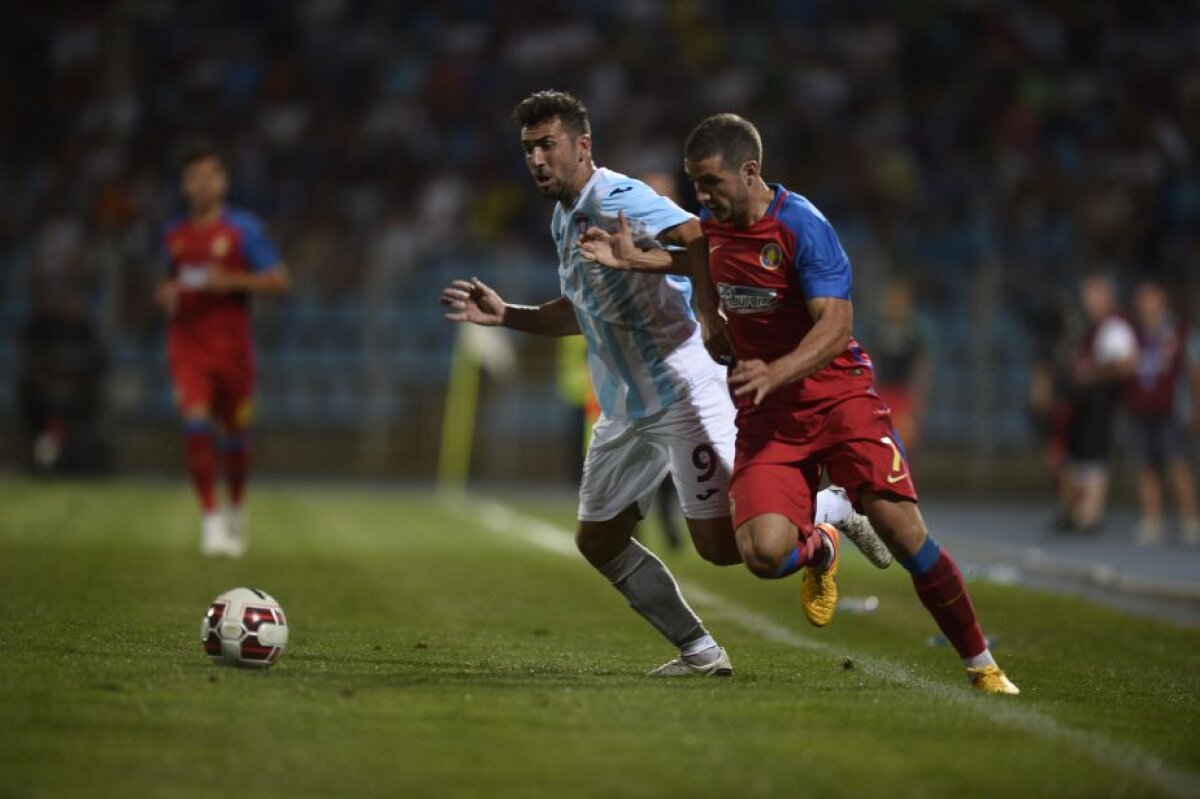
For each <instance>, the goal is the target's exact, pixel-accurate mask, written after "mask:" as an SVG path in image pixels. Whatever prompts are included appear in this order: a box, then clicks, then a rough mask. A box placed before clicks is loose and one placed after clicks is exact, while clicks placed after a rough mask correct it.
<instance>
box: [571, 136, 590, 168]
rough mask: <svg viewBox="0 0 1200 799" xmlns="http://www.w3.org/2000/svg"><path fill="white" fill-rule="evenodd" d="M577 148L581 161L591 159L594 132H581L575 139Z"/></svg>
mask: <svg viewBox="0 0 1200 799" xmlns="http://www.w3.org/2000/svg"><path fill="white" fill-rule="evenodd" d="M575 149H576V150H577V151H578V153H579V161H580V162H583V161H590V160H591V158H592V134H590V133H581V134H579V138H578V139H576V141H575Z"/></svg>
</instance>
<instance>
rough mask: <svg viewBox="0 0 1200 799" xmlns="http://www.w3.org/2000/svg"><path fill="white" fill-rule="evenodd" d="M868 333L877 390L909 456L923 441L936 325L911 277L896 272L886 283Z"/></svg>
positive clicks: (931, 375) (931, 376)
mask: <svg viewBox="0 0 1200 799" xmlns="http://www.w3.org/2000/svg"><path fill="white" fill-rule="evenodd" d="M869 336H870V342H871V361H872V363H874V364H875V391H876V393H878V394H879V397H880V399H882V400H883V401H884V403H886V404H887V406H888V408H890V409H891V411H892V424H894V425H895V427H896V432H897V433H899V434H900V440H901V441H903V442H904V446H905V448H906V449H907V452H908V455H909V457H911V456H912V454H913V451H914V450H915V449H916V448H917V447H918V446H919V445H920V442H921V422H922V420H923V419H924V416H925V407H926V403H927V401H928V397H929V386H930V384H931V381H932V378H933V328H932V326H931V325H930V323H929V320H928V319H927V318H926V317H925V316H924V314H922V313H921V312H920V311H918V310H917V307H916V302H915V296H914V292H913V285H912V282H911V281H910V280H907V279H905V278H902V277H894V278H892V279H890V280H888V282H887V283H886V284H885V285H884V287H883V302H882V304H881V306H880V311H879V316H878V319H877V321H876V322H875V324H874V325H872V326H871V327H870V329H869Z"/></svg>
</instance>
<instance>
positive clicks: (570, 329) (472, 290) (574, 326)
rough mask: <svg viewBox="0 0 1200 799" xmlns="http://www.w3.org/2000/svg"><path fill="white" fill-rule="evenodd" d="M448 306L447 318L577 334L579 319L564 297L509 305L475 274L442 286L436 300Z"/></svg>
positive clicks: (537, 332)
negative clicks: (528, 303) (541, 301)
mask: <svg viewBox="0 0 1200 799" xmlns="http://www.w3.org/2000/svg"><path fill="white" fill-rule="evenodd" d="M439 301H440V302H441V303H442V305H445V306H446V307H447V308H449V309H450V311H449V312H447V313H446V314H445V319H446V321H449V322H471V323H473V324H477V325H483V326H485V327H507V328H510V329H512V330H520V331H521V332H523V333H533V334H535V335H539V336H553V337H560V336H575V335H579V332H580V331H579V320H578V319H577V318H576V316H575V309H574V308H573V307H572V306H571V302H570V300H568V299H567V298H566V297H558V298H556V299H553V300H550V301H549V302H545V303H542V304H541V305H510V304H508V303H506V302H505V301H504V299H503V298H502V297H501V296H500V295H499V294H498V293H497V292H496V290H495V289H493V288H492V287H491V286H488V285H487V284H485V283H484V282H483V281H482V280H480V279H479V278H477V277H473V278H471V279H470V280H454V281H452V282H451V283H450V285H449V286H447V287H446V288H445V289H443V290H442V296H441V299H440V300H439Z"/></svg>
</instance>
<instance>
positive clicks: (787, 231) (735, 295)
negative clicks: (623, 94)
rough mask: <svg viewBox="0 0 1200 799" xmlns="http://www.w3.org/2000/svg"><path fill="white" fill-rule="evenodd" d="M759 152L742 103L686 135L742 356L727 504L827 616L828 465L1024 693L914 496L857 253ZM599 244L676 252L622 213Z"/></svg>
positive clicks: (975, 677) (610, 251) (748, 545)
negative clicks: (866, 338) (863, 305)
mask: <svg viewBox="0 0 1200 799" xmlns="http://www.w3.org/2000/svg"><path fill="white" fill-rule="evenodd" d="M761 164H762V144H761V140H760V138H759V135H758V131H757V130H756V129H755V128H754V126H753V125H752V124H750V123H749V122H748V121H746V120H745V119H742V118H741V117H739V116H736V115H734V114H718V115H716V116H713V117H709V118H708V119H706V120H704V121H703V122H701V123H700V124H699V125H698V126H697V127H696V128H695V130H693V131H692V133H691V135H690V136H689V137H688V140H687V143H686V145H685V147H684V166H685V169H686V171H687V173H688V176H689V178H690V179H691V180H692V183H693V185H694V186H695V189H696V196H697V199H699V201H700V203H701V205H703V206H704V209H705V210H704V213H703V214H702V215H701V224H702V226H703V228H704V232H705V236H706V237H707V239H708V249H709V268H710V271H711V273H712V280H713V283H714V284H716V287H717V293H718V294H719V295H720V304H721V309H722V311H723V312H724V314H725V315H726V317H727V321H728V330H729V333H730V336H731V337H732V340H733V347H734V351H735V353H736V354H737V357H738V360H737V362H736V364H735V365H734V366H733V368H732V369H731V370H730V372H729V385H730V386H731V389H732V390H733V393H734V398H735V404H736V405H737V408H738V411H737V431H738V432H737V449H736V453H735V457H734V471H733V477H732V482H731V484H730V504H731V505H732V507H733V523H734V526H735V528H736V535H737V543H738V548H739V550H740V551H741V554H742V559H743V561H744V562H745V563H746V565H747V566H748V567H749V568H750V570H751V571H752V572H753V573H754V574H756V575H758V576H759V577H765V578H778V577H785V576H787V575H790V574H793V573H795V572H796V571H799V570H800V569H802V568H803V569H804V577H803V585H802V597H803V601H804V606H805V613H806V615H807V616H808V618H809V621H811V622H813V623H814V624H817V625H819V626H820V625H823V624H825V623H828V622H829V620H830V619H831V618H832V616H833V611H834V609H835V607H836V603H837V586H836V582H835V577H836V574H837V566H838V540H837V537H836V536H833V537H831V536H829V535H828V534H827V533H826V531H824V530H823V529H822V528H820V527H814V525H813V523H812V506H813V497H814V495H815V494H816V491H817V488H818V486H819V481H820V478H821V472H822V470H824V471H825V472H827V474H828V476H829V478H830V480H831V481H833V482H834V483H837V484H838V485H840V486H842V487H844V488H845V489H846V491H847V493H848V494H849V496H850V498H851V501H852V502H853V503H854V505H855V507H856V508H858V509H860V510H861V511H862V512H864V513H865V514H866V515H867V518H868V519H870V522H871V524H872V526H873V527H874V528H875V531H876V533H878V535H879V536H880V537H881V538H882V539H883V540H884V541H885V542H886V543H887V545H888V547H889V548H890V549H891V551H892V552H893V553H894V554H895V555H896V558H897V559H898V560H899V561H900V562H901V564H902V565H903V566H904V568H905V569H907V570H908V571H909V572H910V574H911V575H912V580H913V584H914V587H915V588H916V592H917V596H918V597H920V599H921V602H922V604H923V605H924V606H925V607H926V609H927V610H928V611H929V613H930V615H932V616H933V618H934V620H935V621H936V622H937V624H938V626H939V627H940V628H941V630H942V632H943V633H945V635H946V637H947V638H948V639H949V640H950V642H951V643H952V644H953V645H954V647H955V649H956V650H957V651H958V654H959V655H960V656H961V657H962V659H963V661H964V664H965V665H966V667H967V676H968V679H969V680H970V682H971V685H972V686H974V687H976V688H978V689H980V690H983V691H987V692H989V693H999V694H1016V693H1018V690H1017V687H1016V686H1015V685H1013V683H1012V682H1011V681H1010V680H1009V679H1008V678H1007V677H1006V676H1005V674H1004V672H1002V671H1001V670H1000V669H999V667H998V666H997V665H996V661H995V659H994V658H993V657H992V654H991V652H989V651H988V647H987V643H986V640H985V638H984V635H983V631H982V630H981V629H980V626H979V623H978V621H977V620H976V617H975V610H974V607H973V605H972V603H971V599H970V596H969V594H968V593H967V587H966V584H965V582H964V581H963V577H962V574H961V573H960V571H959V569H958V566H957V565H956V564H955V562H954V560H953V559H952V558H951V557H950V555H949V553H948V552H947V551H946V550H945V549H943V548H942V547H940V546H939V545H938V544H937V542H936V541H934V539H933V538H932V537H931V536H929V535H928V533H927V531H926V529H925V524H924V522H923V521H922V519H921V514H920V512H919V511H918V509H917V493H916V489H915V487H914V486H913V482H912V477H911V475H910V474H909V467H908V461H907V458H906V456H905V454H904V447H903V444H902V443H901V441H900V438H899V437H898V436H897V435H896V433H895V431H894V430H893V429H892V422H891V417H890V412H889V410H888V407H887V405H885V404H884V403H883V401H882V400H880V399H879V397H878V396H877V395H876V394H875V391H874V389H873V387H872V383H873V380H874V370H873V368H872V364H871V359H870V357H869V356H868V355H867V353H866V351H865V350H864V349H863V348H862V347H861V346H859V344H858V342H856V341H855V340H854V338H853V336H852V323H853V317H854V310H853V305H852V303H851V300H850V286H851V273H850V261H849V259H848V258H847V257H846V253H845V251H844V250H843V249H842V245H841V243H840V242H839V241H838V237H837V234H836V233H835V232H834V230H833V227H832V226H831V225H830V224H829V222H828V220H826V219H825V217H824V216H823V215H822V214H821V212H820V211H818V210H817V209H816V207H815V206H813V204H812V203H810V202H809V201H808V200H806V199H805V198H804V197H801V196H800V195H798V194H794V193H792V192H790V191H788V190H787V189H786V188H784V187H783V186H780V185H775V184H768V183H766V182H765V181H764V180H763V178H762V176H761V174H760V165H761ZM591 249H592V253H591V254H592V256H593V257H594V258H595V260H598V261H599V262H601V263H604V264H606V265H609V266H618V267H620V268H639V269H653V268H659V269H662V268H667V267H669V266H670V263H669V262H670V258H669V257H668V256H666V255H665V254H662V253H654V252H649V251H647V252H641V251H638V252H635V251H634V250H633V243H632V241H631V240H630V239H629V238H628V236H626V235H625V233H624V228H623V226H622V227H621V228H619V229H618V235H617V236H616V237H615V238H608V239H605V238H604V237H602V236H601V237H598V239H597V240H596V241H594V242H592V245H591ZM805 567H807V568H805Z"/></svg>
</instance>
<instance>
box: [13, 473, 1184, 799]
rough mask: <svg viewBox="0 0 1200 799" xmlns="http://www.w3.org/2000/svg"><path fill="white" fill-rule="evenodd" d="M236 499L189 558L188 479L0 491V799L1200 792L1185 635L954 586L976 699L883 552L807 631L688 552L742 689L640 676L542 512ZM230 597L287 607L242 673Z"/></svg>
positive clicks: (613, 597) (640, 636) (471, 501)
mask: <svg viewBox="0 0 1200 799" xmlns="http://www.w3.org/2000/svg"><path fill="white" fill-rule="evenodd" d="M249 510H250V520H251V525H252V531H253V539H252V544H251V549H250V552H249V554H248V556H247V557H246V558H245V560H243V561H240V562H232V561H228V560H206V559H204V558H202V557H201V556H200V555H199V552H198V547H197V544H198V540H197V539H198V527H199V524H198V519H197V513H196V510H195V508H194V507H193V500H192V498H191V495H190V493H189V491H188V490H187V488H186V487H185V486H184V485H183V484H182V483H154V482H97V483H86V482H85V483H78V482H48V483H41V482H30V481H25V480H19V479H15V478H7V479H4V480H0V609H2V613H0V797H63V796H87V797H93V796H131V795H137V796H155V797H175V796H216V795H239V796H253V797H275V796H279V797H297V796H387V797H426V796H428V797H508V796H513V797H556V798H557V797H576V796H597V797H690V798H694V797H783V796H789V797H790V796H822V797H837V796H871V797H883V796H887V797H941V796H947V797H983V796H1019V797H1029V796H1055V797H1072V796H1074V797H1096V796H1195V795H1200V632H1198V631H1196V630H1183V629H1178V628H1174V627H1170V626H1167V625H1162V624H1156V623H1153V622H1149V621H1145V620H1142V619H1138V618H1134V617H1131V616H1125V615H1121V614H1118V613H1115V612H1112V611H1108V610H1103V609H1099V608H1097V607H1094V606H1092V605H1089V604H1087V603H1084V602H1082V601H1079V600H1074V599H1070V598H1063V597H1058V596H1051V595H1047V594H1043V593H1038V592H1035V591H1031V590H1029V589H1025V588H1021V587H1017V586H1001V585H994V584H988V583H982V582H975V583H973V584H972V590H973V593H974V596H975V600H976V605H977V606H978V608H979V610H980V613H981V616H982V619H983V622H984V625H985V628H986V629H987V631H988V632H989V634H991V635H994V636H995V637H996V639H997V643H996V646H995V651H996V653H997V655H998V656H999V658H1000V659H1001V662H1002V664H1003V665H1004V666H1005V668H1006V669H1007V670H1008V671H1009V673H1010V674H1011V676H1012V677H1013V679H1014V680H1015V681H1016V682H1017V683H1018V684H1019V685H1020V686H1021V688H1022V691H1023V694H1022V696H1020V697H1019V698H1016V699H1011V698H1006V697H988V696H977V695H974V694H973V693H971V692H969V691H968V689H967V687H966V684H965V681H964V680H963V677H962V671H961V668H960V666H959V664H958V661H957V659H956V658H955V657H954V655H953V653H952V651H951V650H949V649H948V648H946V647H931V646H929V645H928V644H927V639H929V637H930V636H932V635H933V634H934V633H935V632H936V631H935V630H934V628H933V625H932V622H931V621H930V620H929V619H928V617H927V616H926V614H925V613H924V611H923V610H922V609H921V607H920V605H919V604H918V602H917V600H916V597H915V596H914V594H913V592H912V589H911V586H910V584H909V581H908V579H907V576H906V575H905V574H904V573H903V572H902V570H900V569H899V568H898V567H894V568H893V569H890V570H888V571H886V572H879V571H876V570H873V569H872V568H871V567H870V566H869V565H867V564H866V562H865V561H864V560H863V559H862V558H861V557H859V556H858V555H857V554H849V555H848V556H847V557H846V559H845V561H844V563H845V565H844V568H843V575H842V577H841V580H840V583H841V590H842V594H843V596H845V595H865V594H874V595H876V596H878V597H879V599H880V607H879V609H878V611H877V612H875V613H869V614H861V615H856V614H851V613H845V612H843V613H840V614H839V615H838V617H837V618H836V619H835V621H834V623H833V625H832V626H831V627H829V628H827V629H825V630H814V629H812V628H809V627H808V626H807V625H806V624H805V623H804V621H803V617H802V615H801V613H800V609H799V600H798V582H797V581H796V580H784V581H779V582H771V583H767V582H763V581H759V580H756V579H754V578H752V577H751V576H750V575H749V574H748V573H746V572H745V570H744V569H741V568H726V569H718V568H717V567H714V566H710V565H707V564H705V563H703V562H701V561H700V560H699V558H698V557H697V556H696V555H695V554H694V553H693V552H688V553H685V554H680V555H672V556H669V557H666V558H665V559H666V560H667V561H668V563H669V564H670V565H671V567H672V568H673V569H674V570H675V571H676V573H677V574H678V575H679V576H680V578H681V580H682V581H683V582H684V583H685V593H687V594H688V595H689V596H690V597H691V598H692V600H693V603H694V604H695V606H696V607H697V610H698V611H699V612H700V613H701V615H702V616H703V617H704V618H705V621H706V622H707V623H708V626H709V627H710V629H711V630H712V631H713V633H714V634H715V635H716V636H717V637H718V639H719V640H720V641H721V642H722V643H723V644H724V645H725V646H726V647H727V648H728V649H729V651H730V653H731V655H732V657H733V661H734V665H735V668H736V670H737V673H736V675H735V676H734V677H733V678H731V679H727V680H715V679H707V680H700V679H687V680H675V681H661V680H652V679H649V678H646V677H644V676H642V674H643V672H644V671H645V670H646V669H648V668H651V667H653V666H656V665H658V664H659V663H661V662H663V661H664V660H667V659H668V658H669V657H671V656H672V652H671V651H670V649H669V647H668V646H666V645H665V644H664V643H663V642H662V641H661V640H659V639H658V638H657V636H656V635H655V634H654V633H653V631H651V630H650V629H649V628H648V627H647V626H646V625H645V624H644V623H643V622H642V621H641V620H640V619H638V618H637V617H635V616H634V614H633V613H631V612H630V611H629V610H628V609H627V608H626V607H625V605H624V602H623V600H622V599H621V597H620V596H619V595H618V594H617V593H616V592H614V591H613V590H612V589H611V588H610V587H608V586H607V585H606V584H605V582H604V581H603V579H602V578H601V577H600V576H599V575H597V574H596V573H594V572H593V571H591V570H590V569H589V568H588V567H587V566H586V565H585V564H584V563H583V561H582V559H581V558H579V557H578V556H570V555H569V554H566V555H564V553H562V552H560V551H556V549H555V548H554V547H556V546H557V547H558V549H562V548H563V547H562V546H561V545H562V544H563V543H564V540H563V539H562V538H560V537H558V536H557V534H556V533H554V532H553V531H551V530H549V529H547V526H552V527H554V528H566V527H569V526H570V524H571V518H572V515H573V514H572V511H573V508H572V507H571V506H569V505H567V504H565V503H563V502H561V501H558V502H555V501H545V502H538V501H535V500H532V499H530V498H528V497H526V498H524V499H504V498H490V499H485V498H481V497H468V498H464V499H460V500H458V501H456V502H453V503H444V502H438V501H436V499H435V498H434V497H433V495H432V494H430V493H423V492H417V491H413V490H411V489H410V490H406V491H395V492H389V491H385V490H358V489H354V488H346V487H320V486H314V485H303V486H262V487H256V488H255V490H254V491H253V494H252V498H251V505H250V509H249ZM532 519H538V520H540V522H534V521H532ZM654 540H655V539H652V544H653V541H654ZM544 544H548V545H549V548H547V546H544ZM238 585H248V586H254V587H260V588H263V589H264V590H267V591H269V592H271V593H272V594H274V595H275V596H276V597H277V598H278V599H279V600H280V601H281V602H282V603H283V606H284V607H285V608H286V610H287V614H288V620H289V622H290V624H291V641H290V644H289V649H288V652H287V654H286V655H285V656H284V657H283V659H282V660H281V661H280V662H279V664H278V665H276V666H275V667H274V668H273V669H271V670H270V671H268V672H265V673H257V672H251V671H243V670H237V669H230V668H223V667H217V666H213V665H211V664H210V663H209V661H208V659H207V658H206V657H205V656H204V654H203V652H202V650H201V646H200V642H199V622H200V618H201V615H202V614H203V612H204V610H205V608H206V606H207V603H208V602H209V601H210V600H211V599H212V598H213V597H214V596H216V595H217V594H218V593H220V592H221V591H223V590H225V589H228V588H232V587H234V586H238Z"/></svg>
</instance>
